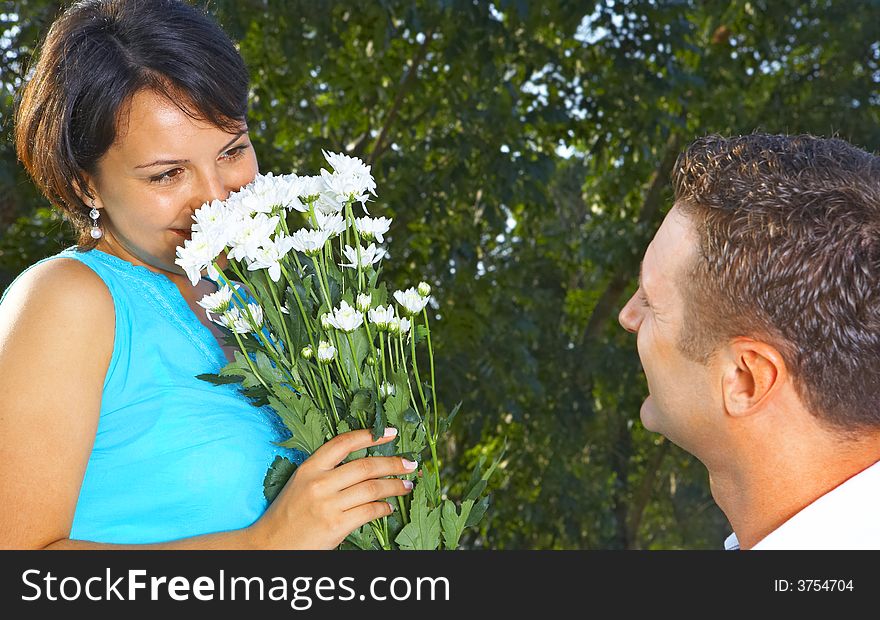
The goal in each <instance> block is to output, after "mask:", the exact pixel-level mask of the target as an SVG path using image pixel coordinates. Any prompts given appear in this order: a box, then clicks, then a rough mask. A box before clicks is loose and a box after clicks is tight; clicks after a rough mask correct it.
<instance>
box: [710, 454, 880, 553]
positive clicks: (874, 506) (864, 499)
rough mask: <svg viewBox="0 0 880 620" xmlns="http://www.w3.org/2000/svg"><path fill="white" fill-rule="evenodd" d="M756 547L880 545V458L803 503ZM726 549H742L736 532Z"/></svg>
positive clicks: (866, 547)
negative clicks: (804, 504)
mask: <svg viewBox="0 0 880 620" xmlns="http://www.w3.org/2000/svg"><path fill="white" fill-rule="evenodd" d="M752 548H753V549H880V461H878V462H876V463H874V464H873V465H871V466H870V467H868V468H867V469H865V470H863V471H861V472H860V473H858V474H856V475H855V476H853V477H852V478H850V479H849V480H846V481H845V482H843V484H840V485H839V486H837V487H836V488H834V489H832V490H831V491H829V492H828V493H826V494H825V495H823V496H822V497H820V498H818V499H817V500H815V501H814V502H813V503H812V504H809V505H808V506H806V507H804V508H803V509H802V510H801V511H800V512H798V513H797V514H795V515H794V516H793V517H791V518H790V519H789V520H788V521H786V522H785V523H783V524H782V525H780V526H779V527H778V528H776V529H775V530H774V531H772V532H770V534H768V535H767V536H765V537H764V538H763V539H762V540H760V541H759V542H758V543H757V544H756V545H755V546H754V547H752ZM724 549H725V550H727V551H733V550H737V549H739V540H738V539H737V538H736V534H731V535H730V536H728V537H727V539H726V540H725V541H724Z"/></svg>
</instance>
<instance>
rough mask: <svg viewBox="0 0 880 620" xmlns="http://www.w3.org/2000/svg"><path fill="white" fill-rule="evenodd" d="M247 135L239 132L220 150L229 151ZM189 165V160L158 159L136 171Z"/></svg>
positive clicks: (140, 166) (142, 165) (136, 167)
mask: <svg viewBox="0 0 880 620" xmlns="http://www.w3.org/2000/svg"><path fill="white" fill-rule="evenodd" d="M246 133H247V131H241V132H239V133H238V134H237V135H236V136H235V137H234V138H233V139H232V140H230V141H229V142H227V143H226V144H224V145H223V147H222V148H221V149H220V150H221V151H224V150H226V149H228V148H229V147H230V146H232V145H233V143H234V142H235V141H236V140H238V139H239V138H240V137H242V136H243V135H244V134H246ZM187 163H189V160H188V159H157V160H156V161H151V162H150V163H148V164H141V165H139V166H135V170H137V169H139V168H152V167H153V166H171V165H178V164H187Z"/></svg>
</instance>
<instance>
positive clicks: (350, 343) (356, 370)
mask: <svg viewBox="0 0 880 620" xmlns="http://www.w3.org/2000/svg"><path fill="white" fill-rule="evenodd" d="M345 339H346V340H348V350H349V353H351V361H352V362H354V373H355V375H357V380H358V387H361V386H363V385H364V381H363V379H361V371H360V368H358V363H357V357H355V353H354V341H352V339H351V334H350V333H348V332H345Z"/></svg>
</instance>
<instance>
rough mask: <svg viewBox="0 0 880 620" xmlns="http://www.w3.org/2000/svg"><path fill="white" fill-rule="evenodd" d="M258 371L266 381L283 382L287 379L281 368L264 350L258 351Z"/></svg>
mask: <svg viewBox="0 0 880 620" xmlns="http://www.w3.org/2000/svg"><path fill="white" fill-rule="evenodd" d="M256 357H257V359H256V364H257V371H258V372H259V373H260V376H261V377H263V380H264V381H265V382H266V383H283V382H284V381H286V380H287V378H286V377H285V376H284V373H283V372H282V371H281V369H280V368H278V367H277V366H275V364H274V362H272V360H270V359H269V356H268V355H266V354H265V353H263V351H257V356H256Z"/></svg>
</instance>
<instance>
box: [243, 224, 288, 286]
mask: <svg viewBox="0 0 880 620" xmlns="http://www.w3.org/2000/svg"><path fill="white" fill-rule="evenodd" d="M293 246H294V241H293V238H292V237H288V236H286V235H284V234H280V235H278V236H276V237H275V239H274V240H272V241H270V242H269V243H268V244H266V245H263V246H261V247H259V248H257V251H256V253H255V254H254V256H253V257H252V258H251V262H250V263H249V264H248V267H247V268H248V271H256V270H257V269H268V270H269V277H270V278H272V281H273V282H278V280H280V279H281V259H282V258H284V256H285V255H286V254H287V253H288V252H289V251H290V250H291V248H293Z"/></svg>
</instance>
